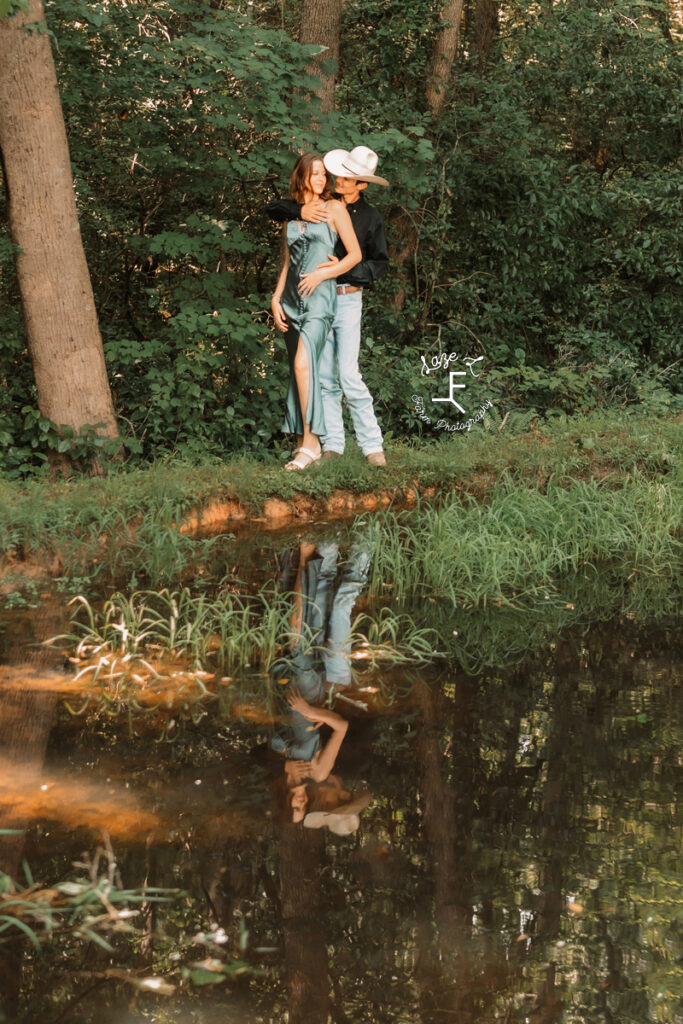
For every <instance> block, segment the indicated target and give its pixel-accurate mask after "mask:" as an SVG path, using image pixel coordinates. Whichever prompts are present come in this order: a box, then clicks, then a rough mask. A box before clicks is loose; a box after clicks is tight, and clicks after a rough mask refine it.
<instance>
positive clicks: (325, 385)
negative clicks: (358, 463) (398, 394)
mask: <svg viewBox="0 0 683 1024" xmlns="http://www.w3.org/2000/svg"><path fill="white" fill-rule="evenodd" d="M362 313H363V293H362V292H350V293H348V294H346V295H338V296H337V314H336V316H335V318H334V323H333V324H332V330H331V331H330V333H329V334H328V336H327V341H326V342H325V345H324V347H323V351H322V355H321V356H320V364H319V373H320V387H321V390H322V397H323V412H324V414H325V436H324V438H323V448H324V449H325V451H326V452H330V451H332V452H339V453H340V454H341V453H342V452H343V451H344V418H343V415H342V394H343V395H345V396H346V401H347V402H348V405H349V412H350V413H351V419H352V421H353V429H354V431H355V433H356V440H357V441H358V447H359V448H360V450H361V451H362V452H363V455H369V454H370V452H381V451H382V431H381V430H380V429H379V424H378V423H377V417H376V416H375V410H374V408H373V404H372V396H371V394H370V392H369V391H368V389H367V385H366V384H365V382H364V381H363V378H362V377H361V375H360V370H359V369H358V354H359V352H360V321H361V315H362Z"/></svg>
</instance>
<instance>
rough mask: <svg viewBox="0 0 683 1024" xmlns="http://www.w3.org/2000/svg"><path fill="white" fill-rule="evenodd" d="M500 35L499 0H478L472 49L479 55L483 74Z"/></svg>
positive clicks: (479, 64)
mask: <svg viewBox="0 0 683 1024" xmlns="http://www.w3.org/2000/svg"><path fill="white" fill-rule="evenodd" d="M497 35H498V2H497V0H477V6H476V8H475V11H474V39H473V42H472V51H473V53H474V54H475V55H476V56H477V57H478V69H479V73H480V74H481V72H482V70H483V67H484V62H485V60H486V58H487V57H488V55H489V53H490V52H491V50H492V48H493V44H494V42H495V40H496V36H497Z"/></svg>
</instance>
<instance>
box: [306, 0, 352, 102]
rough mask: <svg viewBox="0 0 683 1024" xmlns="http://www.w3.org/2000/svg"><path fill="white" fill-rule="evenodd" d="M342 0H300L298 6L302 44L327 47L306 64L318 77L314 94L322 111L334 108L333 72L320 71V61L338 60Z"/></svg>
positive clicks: (310, 72) (310, 71)
mask: <svg viewBox="0 0 683 1024" xmlns="http://www.w3.org/2000/svg"><path fill="white" fill-rule="evenodd" d="M341 5H342V0H303V4H302V7H301V31H300V33H299V42H300V43H302V44H303V45H311V44H313V45H317V46H326V47H327V49H326V50H325V52H324V53H321V54H320V56H319V57H316V58H315V60H313V61H312V62H311V63H310V64H309V65H308V66H307V68H306V70H307V71H308V72H309V74H311V75H317V76H318V78H320V79H321V82H322V85H321V87H320V89H316V94H317V95H318V96H319V97H320V99H321V101H322V109H323V113H324V114H326V113H329V111H330V110H334V87H335V83H336V75H335V74H323V73H322V71H321V70H320V64H321V63H322V61H324V60H335V61H338V60H339V39H340V36H341Z"/></svg>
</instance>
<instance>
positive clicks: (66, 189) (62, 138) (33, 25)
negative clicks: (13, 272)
mask: <svg viewBox="0 0 683 1024" xmlns="http://www.w3.org/2000/svg"><path fill="white" fill-rule="evenodd" d="M25 26H29V28H28V30H27V29H26V28H25ZM0 96H2V103H0V151H1V153H2V165H3V173H4V177H5V187H6V189H7V201H8V210H9V226H10V231H11V234H12V239H13V241H14V243H15V245H16V246H17V247H18V249H19V253H18V255H17V276H18V280H19V288H20V291H21V299H22V305H23V309H24V319H25V322H26V335H27V341H28V349H29V353H30V356H31V361H32V363H33V370H34V373H35V380H36V387H37V390H38V405H39V408H40V411H41V412H42V414H43V415H44V416H46V417H47V418H48V419H50V420H52V421H53V422H54V423H56V424H57V425H58V426H68V427H70V428H71V429H72V430H74V431H75V432H78V431H79V430H80V429H81V428H82V427H83V426H85V425H88V424H90V425H94V424H102V428H101V430H102V432H103V433H104V434H106V435H108V436H109V437H116V435H117V428H116V420H115V418H114V408H113V404H112V398H111V392H110V389H109V382H108V379H107V371H106V367H105V362H104V352H103V349H102V339H101V337H100V331H99V326H98V323H97V313H96V311H95V302H94V299H93V292H92V285H91V283H90V276H89V273H88V267H87V264H86V260H85V254H84V252H83V243H82V240H81V232H80V227H79V224H78V216H77V212H76V200H75V196H74V186H73V179H72V175H71V163H70V159H69V148H68V144H67V138H66V130H65V127H64V119H63V116H62V108H61V103H60V99H59V91H58V86H57V76H56V73H55V67H54V62H53V60H52V52H51V50H50V42H49V37H48V35H47V32H46V31H45V15H44V13H43V6H42V3H41V2H40V0H30V2H29V4H28V10H27V11H25V12H20V13H18V14H16V15H15V16H13V17H5V18H2V19H0Z"/></svg>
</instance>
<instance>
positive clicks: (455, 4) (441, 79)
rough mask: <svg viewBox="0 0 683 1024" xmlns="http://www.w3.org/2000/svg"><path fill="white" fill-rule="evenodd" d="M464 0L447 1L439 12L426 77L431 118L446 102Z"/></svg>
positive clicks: (435, 115)
mask: <svg viewBox="0 0 683 1024" xmlns="http://www.w3.org/2000/svg"><path fill="white" fill-rule="evenodd" d="M463 5H464V0H448V2H447V3H446V4H445V6H444V8H443V10H442V12H441V22H442V28H441V29H440V30H439V32H438V34H437V37H436V40H435V42H434V49H433V51H432V59H431V62H430V65H429V74H428V77H427V89H426V95H427V103H428V104H429V109H430V110H431V112H432V116H433V117H435V118H437V117H438V116H439V114H440V113H441V110H442V108H443V105H444V103H445V102H446V93H447V90H448V83H449V82H450V78H451V70H452V68H453V61H454V60H455V54H456V51H457V49H458V38H459V36H460V19H461V18H462V9H463Z"/></svg>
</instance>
